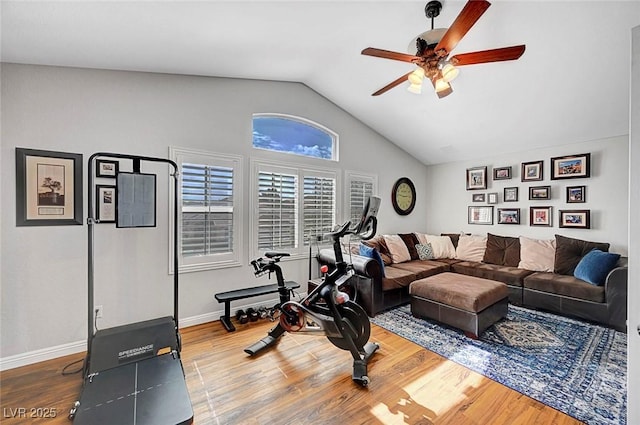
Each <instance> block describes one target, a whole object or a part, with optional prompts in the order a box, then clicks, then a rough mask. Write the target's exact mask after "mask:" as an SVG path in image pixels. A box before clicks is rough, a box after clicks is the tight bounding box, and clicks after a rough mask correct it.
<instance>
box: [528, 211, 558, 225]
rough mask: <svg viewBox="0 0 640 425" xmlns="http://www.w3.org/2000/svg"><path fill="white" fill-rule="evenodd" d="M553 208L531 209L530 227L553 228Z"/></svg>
mask: <svg viewBox="0 0 640 425" xmlns="http://www.w3.org/2000/svg"><path fill="white" fill-rule="evenodd" d="M552 213H553V207H549V206H545V207H529V226H544V227H551V226H552V225H553V221H552V220H553V218H552V216H551V214H552Z"/></svg>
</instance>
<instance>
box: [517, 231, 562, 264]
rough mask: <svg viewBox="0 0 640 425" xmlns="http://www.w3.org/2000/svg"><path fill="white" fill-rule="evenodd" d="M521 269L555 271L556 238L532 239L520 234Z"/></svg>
mask: <svg viewBox="0 0 640 425" xmlns="http://www.w3.org/2000/svg"><path fill="white" fill-rule="evenodd" d="M519 239H520V262H519V263H518V268H519V269H526V270H532V271H534V272H553V265H554V262H555V257H556V240H555V239H530V238H526V237H524V236H520V238H519Z"/></svg>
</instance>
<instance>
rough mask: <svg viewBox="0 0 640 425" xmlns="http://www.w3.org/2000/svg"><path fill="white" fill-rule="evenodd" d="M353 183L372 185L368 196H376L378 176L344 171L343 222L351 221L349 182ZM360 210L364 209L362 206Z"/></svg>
mask: <svg viewBox="0 0 640 425" xmlns="http://www.w3.org/2000/svg"><path fill="white" fill-rule="evenodd" d="M353 181H362V182H365V183H371V184H372V189H371V195H370V196H378V175H377V174H366V173H361V172H359V171H351V170H346V171H345V178H344V200H343V202H344V204H343V205H344V209H345V217H344V220H345V221H346V220H352V219H353V217H351V202H352V198H351V182H353ZM362 208H364V205H362ZM354 224H355V223H353V222H352V223H351V225H354Z"/></svg>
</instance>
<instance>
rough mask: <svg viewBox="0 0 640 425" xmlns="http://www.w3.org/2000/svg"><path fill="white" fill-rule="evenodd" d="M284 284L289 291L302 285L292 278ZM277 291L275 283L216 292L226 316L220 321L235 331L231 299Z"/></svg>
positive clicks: (225, 326) (229, 329) (227, 328)
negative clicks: (232, 320)
mask: <svg viewBox="0 0 640 425" xmlns="http://www.w3.org/2000/svg"><path fill="white" fill-rule="evenodd" d="M284 285H285V288H287V291H291V290H292V289H297V288H299V287H300V284H299V283H297V282H294V281H292V280H288V281H286V282H285V283H284ZM276 292H278V284H277V283H274V284H273V285H265V286H254V287H253V288H244V289H235V290H233V291H227V292H220V293H218V294H216V295H215V297H216V300H218V302H219V303H222V302H223V303H224V316H222V317H220V322H222V325H223V326H224V328H225V329H226V330H227V331H229V332H233V331H235V330H236V328H235V326H233V323H231V301H236V300H241V299H243V298H251V297H257V296H260V295H267V294H273V293H276Z"/></svg>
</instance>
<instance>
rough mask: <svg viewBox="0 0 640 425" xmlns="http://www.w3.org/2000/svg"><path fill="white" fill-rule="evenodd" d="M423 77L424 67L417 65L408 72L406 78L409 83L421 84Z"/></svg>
mask: <svg viewBox="0 0 640 425" xmlns="http://www.w3.org/2000/svg"><path fill="white" fill-rule="evenodd" d="M423 78H424V69H423V68H420V67H418V68H416V69H415V70H414V71H413V72H412V73H411V74H409V77H407V80H409V82H410V83H411V84H415V85H421V84H422V79H423Z"/></svg>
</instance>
